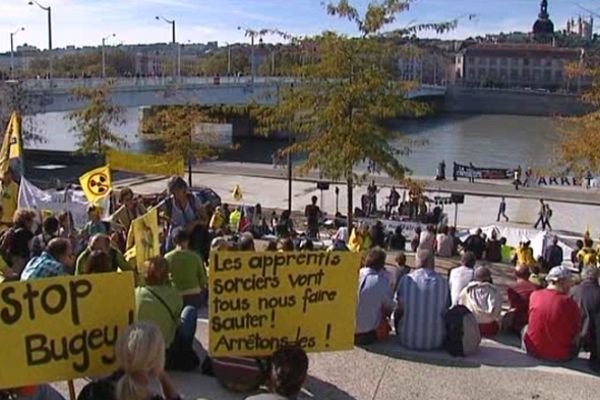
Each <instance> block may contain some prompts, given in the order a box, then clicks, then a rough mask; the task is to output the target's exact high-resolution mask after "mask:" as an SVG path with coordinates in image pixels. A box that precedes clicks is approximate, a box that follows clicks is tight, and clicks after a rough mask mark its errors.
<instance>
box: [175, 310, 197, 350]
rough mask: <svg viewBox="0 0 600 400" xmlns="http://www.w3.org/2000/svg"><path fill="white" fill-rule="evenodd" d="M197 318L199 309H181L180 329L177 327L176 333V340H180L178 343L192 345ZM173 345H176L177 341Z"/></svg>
mask: <svg viewBox="0 0 600 400" xmlns="http://www.w3.org/2000/svg"><path fill="white" fill-rule="evenodd" d="M197 320H198V311H197V310H196V308H195V307H192V306H185V307H183V310H181V316H180V321H179V329H177V334H176V335H175V341H180V343H178V344H181V345H183V346H186V347H187V346H192V343H193V342H194V336H195V335H196V324H197ZM175 341H174V342H175ZM173 345H175V343H173ZM173 345H172V346H173Z"/></svg>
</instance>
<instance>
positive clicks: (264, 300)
mask: <svg viewBox="0 0 600 400" xmlns="http://www.w3.org/2000/svg"><path fill="white" fill-rule="evenodd" d="M359 264H360V255H358V254H355V253H349V252H333V253H332V252H329V253H327V252H320V253H308V252H288V253H273V252H264V253H254V252H252V253H250V252H249V253H245V252H216V253H213V254H212V255H211V270H210V274H209V287H210V289H209V292H210V294H211V299H210V304H209V318H210V321H209V325H210V332H209V351H210V354H211V355H213V356H226V355H239V356H266V355H271V354H272V353H273V352H274V351H275V350H276V349H277V348H278V347H279V346H281V345H284V344H291V343H294V344H298V345H300V346H302V347H303V348H304V350H305V351H307V352H319V351H337V350H348V349H352V348H353V346H354V320H355V313H356V294H357V286H358V269H359Z"/></svg>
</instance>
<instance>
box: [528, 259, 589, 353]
mask: <svg viewBox="0 0 600 400" xmlns="http://www.w3.org/2000/svg"><path fill="white" fill-rule="evenodd" d="M546 281H547V282H548V288H546V289H541V290H537V291H535V292H533V293H532V294H531V297H530V300H529V324H528V326H527V327H526V328H525V332H524V334H523V344H524V347H525V349H526V350H527V353H528V354H531V355H532V356H534V357H536V358H540V359H542V360H551V361H567V360H571V359H573V358H574V357H576V356H577V354H578V353H579V338H580V333H581V313H580V311H579V307H578V306H577V303H576V302H575V301H574V300H573V299H572V298H570V297H569V296H568V293H569V289H570V287H571V271H569V270H568V269H567V268H565V267H563V266H560V267H554V268H552V269H551V270H550V273H548V276H546Z"/></svg>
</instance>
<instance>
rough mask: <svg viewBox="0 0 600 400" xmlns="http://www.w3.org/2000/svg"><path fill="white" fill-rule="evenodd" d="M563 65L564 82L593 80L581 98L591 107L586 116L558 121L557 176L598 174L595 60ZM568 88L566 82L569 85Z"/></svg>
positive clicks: (599, 83)
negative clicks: (565, 78) (565, 80)
mask: <svg viewBox="0 0 600 400" xmlns="http://www.w3.org/2000/svg"><path fill="white" fill-rule="evenodd" d="M588 63H589V64H587V65H584V64H582V63H575V64H567V65H566V66H565V74H566V77H567V78H568V81H569V82H571V81H573V80H576V81H577V82H581V80H582V79H584V78H593V84H592V86H591V88H590V89H589V90H588V91H587V92H586V93H584V94H583V95H582V97H581V98H582V100H583V101H584V102H586V103H588V104H590V105H591V106H592V107H593V110H592V111H591V112H590V113H587V114H584V115H581V116H577V117H569V118H561V119H560V120H558V131H559V134H560V138H559V142H558V145H557V148H556V150H557V151H556V152H557V154H558V163H557V167H558V168H559V169H560V171H553V172H557V173H563V172H565V171H566V172H569V173H572V174H575V175H576V176H583V175H585V174H587V172H588V171H589V172H592V173H595V174H598V173H600V67H597V66H595V65H598V60H594V59H591V60H588ZM569 86H570V83H569ZM577 86H580V84H577Z"/></svg>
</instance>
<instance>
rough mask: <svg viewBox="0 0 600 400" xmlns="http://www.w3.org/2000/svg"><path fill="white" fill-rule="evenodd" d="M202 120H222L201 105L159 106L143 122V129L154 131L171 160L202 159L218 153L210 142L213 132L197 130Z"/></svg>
mask: <svg viewBox="0 0 600 400" xmlns="http://www.w3.org/2000/svg"><path fill="white" fill-rule="evenodd" d="M203 122H204V123H207V122H210V123H217V122H221V120H220V119H219V118H217V117H215V116H213V115H211V113H210V112H209V111H207V110H206V109H203V108H201V107H198V106H191V105H187V106H175V107H160V108H158V110H157V111H156V112H155V113H153V114H152V115H151V116H150V117H149V118H147V119H146V120H145V121H144V131H145V132H154V133H155V137H154V138H155V139H157V140H160V141H161V142H162V144H163V146H164V154H165V155H166V156H167V157H169V158H171V159H172V160H174V161H175V160H181V159H182V158H183V159H184V160H186V161H188V160H202V159H205V158H206V157H209V156H212V155H214V154H215V149H214V148H213V147H212V146H211V144H210V143H211V142H212V141H213V139H214V134H213V133H211V132H199V131H198V126H199V125H200V124H201V123H203ZM198 136H202V137H198Z"/></svg>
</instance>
